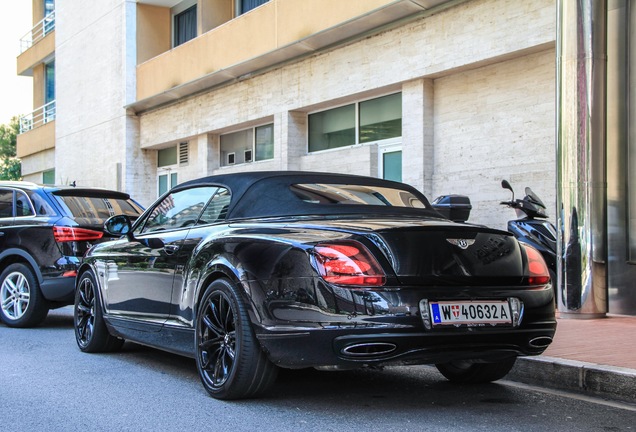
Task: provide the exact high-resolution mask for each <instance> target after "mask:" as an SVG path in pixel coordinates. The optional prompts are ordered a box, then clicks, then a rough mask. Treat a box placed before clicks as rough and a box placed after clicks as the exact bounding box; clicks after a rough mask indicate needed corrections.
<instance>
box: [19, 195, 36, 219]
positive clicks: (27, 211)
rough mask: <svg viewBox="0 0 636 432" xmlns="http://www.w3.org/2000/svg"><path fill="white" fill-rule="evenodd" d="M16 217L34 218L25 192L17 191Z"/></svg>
mask: <svg viewBox="0 0 636 432" xmlns="http://www.w3.org/2000/svg"><path fill="white" fill-rule="evenodd" d="M15 215H16V216H33V210H32V209H31V203H30V201H29V198H28V197H27V196H26V195H25V194H24V193H23V192H18V191H16V193H15Z"/></svg>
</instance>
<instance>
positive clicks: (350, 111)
mask: <svg viewBox="0 0 636 432" xmlns="http://www.w3.org/2000/svg"><path fill="white" fill-rule="evenodd" d="M355 110H356V108H355V105H354V104H352V105H346V106H343V107H339V108H334V109H331V110H328V111H322V112H319V113H315V114H310V115H309V151H310V152H315V151H320V150H327V149H332V148H338V147H344V146H350V145H354V144H355V143H356V111H355Z"/></svg>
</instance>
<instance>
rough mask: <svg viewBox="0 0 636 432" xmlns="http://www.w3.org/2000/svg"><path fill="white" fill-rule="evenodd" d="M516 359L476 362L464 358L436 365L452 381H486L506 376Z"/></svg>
mask: <svg viewBox="0 0 636 432" xmlns="http://www.w3.org/2000/svg"><path fill="white" fill-rule="evenodd" d="M516 361H517V358H516V357H512V358H509V359H506V360H502V361H499V362H494V363H474V362H472V361H465V360H464V361H454V362H449V363H440V364H436V365H435V367H437V370H438V371H440V373H441V374H442V375H444V376H445V377H446V378H447V379H448V380H449V381H451V382H457V383H486V382H492V381H497V380H498V379H501V378H503V377H505V376H506V375H507V374H508V372H510V370H511V369H512V367H513V366H514V365H515V362H516Z"/></svg>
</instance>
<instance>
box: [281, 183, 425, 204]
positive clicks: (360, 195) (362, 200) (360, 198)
mask: <svg viewBox="0 0 636 432" xmlns="http://www.w3.org/2000/svg"><path fill="white" fill-rule="evenodd" d="M291 190H292V192H294V194H295V195H296V196H297V197H298V198H300V199H301V200H303V201H305V202H308V203H312V204H326V205H330V204H354V205H367V206H385V207H406V208H418V209H423V208H426V204H424V202H422V201H421V200H420V199H419V198H418V197H417V196H415V195H413V194H412V193H411V192H409V191H406V190H402V189H397V188H395V189H394V188H390V187H383V186H373V185H353V184H320V183H311V184H295V185H292V186H291Z"/></svg>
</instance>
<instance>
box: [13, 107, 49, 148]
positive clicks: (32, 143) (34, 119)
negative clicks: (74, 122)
mask: <svg viewBox="0 0 636 432" xmlns="http://www.w3.org/2000/svg"><path fill="white" fill-rule="evenodd" d="M54 120H55V101H52V102H49V103H47V104H46V105H43V106H41V107H40V108H37V109H35V110H34V111H33V112H32V113H29V114H26V115H24V116H22V117H20V135H18V137H17V148H16V152H17V156H18V157H19V158H23V157H26V156H30V155H33V154H36V153H39V152H42V151H44V150H48V149H52V148H55V121H54Z"/></svg>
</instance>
